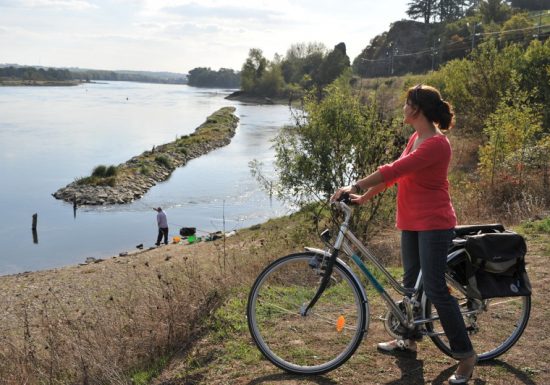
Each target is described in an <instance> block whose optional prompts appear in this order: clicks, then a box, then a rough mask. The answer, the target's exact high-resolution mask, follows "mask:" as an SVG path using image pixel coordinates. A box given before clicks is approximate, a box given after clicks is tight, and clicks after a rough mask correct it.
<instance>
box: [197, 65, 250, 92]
mask: <svg viewBox="0 0 550 385" xmlns="http://www.w3.org/2000/svg"><path fill="white" fill-rule="evenodd" d="M187 81H188V84H189V85H190V86H193V87H214V88H239V86H240V84H241V75H240V73H239V72H235V71H234V70H232V69H229V68H220V69H219V70H218V71H215V70H212V69H210V68H205V67H197V68H193V69H192V70H191V71H189V75H188V78H187Z"/></svg>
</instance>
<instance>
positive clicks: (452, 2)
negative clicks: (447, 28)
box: [437, 0, 466, 22]
mask: <svg viewBox="0 0 550 385" xmlns="http://www.w3.org/2000/svg"><path fill="white" fill-rule="evenodd" d="M465 6H466V1H465V0H439V4H438V9H437V14H438V16H439V21H442V22H449V21H454V20H458V19H460V18H461V17H462V16H464V10H463V9H464V7H465Z"/></svg>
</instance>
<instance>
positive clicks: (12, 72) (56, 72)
mask: <svg viewBox="0 0 550 385" xmlns="http://www.w3.org/2000/svg"><path fill="white" fill-rule="evenodd" d="M0 78H8V79H13V80H28V81H64V80H73V75H72V74H71V72H70V71H69V70H67V69H55V68H48V69H44V68H34V67H4V68H0Z"/></svg>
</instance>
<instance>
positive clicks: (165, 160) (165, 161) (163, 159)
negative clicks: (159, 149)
mask: <svg viewBox="0 0 550 385" xmlns="http://www.w3.org/2000/svg"><path fill="white" fill-rule="evenodd" d="M155 162H157V163H158V164H160V165H161V166H163V167H166V168H168V169H172V168H174V166H173V164H172V160H171V159H170V158H169V157H168V156H167V155H157V156H156V157H155Z"/></svg>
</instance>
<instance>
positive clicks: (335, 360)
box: [247, 253, 368, 374]
mask: <svg viewBox="0 0 550 385" xmlns="http://www.w3.org/2000/svg"><path fill="white" fill-rule="evenodd" d="M316 256H317V254H314V253H300V254H292V255H289V256H286V257H283V258H281V259H278V260H277V261H275V262H273V263H272V264H270V265H269V266H268V267H267V268H266V269H265V270H264V271H263V272H262V273H261V274H260V275H259V276H258V278H257V279H256V282H255V283H254V285H253V286H252V289H251V291H250V295H249V297H248V306H247V316H248V327H249V330H250V333H251V335H252V338H253V339H254V341H255V342H256V345H257V346H258V348H259V349H260V351H261V352H262V353H263V355H264V356H265V357H266V358H267V359H268V360H269V361H271V362H272V363H273V364H274V365H276V366H278V367H279V368H281V369H284V370H286V371H288V372H291V373H297V374H321V373H325V372H328V371H330V370H333V369H335V368H337V367H338V366H340V365H342V364H343V363H344V362H345V361H346V360H347V359H349V357H351V355H352V354H353V353H354V352H355V350H356V349H357V347H358V346H359V344H360V343H361V340H362V338H363V334H364V332H365V329H366V325H367V320H368V316H367V305H366V298H364V295H363V292H362V291H361V289H360V287H359V286H358V284H357V282H356V281H355V279H354V277H353V276H352V274H351V273H350V272H349V270H347V269H346V268H345V267H344V266H343V265H341V264H340V263H339V262H336V263H335V265H334V269H333V272H332V276H331V281H330V284H329V286H328V287H327V288H326V290H325V291H324V292H323V295H322V296H321V297H320V298H319V300H318V301H317V303H316V304H315V306H314V307H313V308H311V309H310V310H309V312H308V314H307V315H306V316H302V315H300V309H301V308H302V306H303V305H304V304H305V305H307V304H308V303H309V301H311V299H312V298H313V297H314V295H315V293H316V292H317V288H318V287H319V283H320V280H321V278H322V276H321V273H322V271H321V269H320V268H319V266H318V262H317V260H316Z"/></svg>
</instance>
